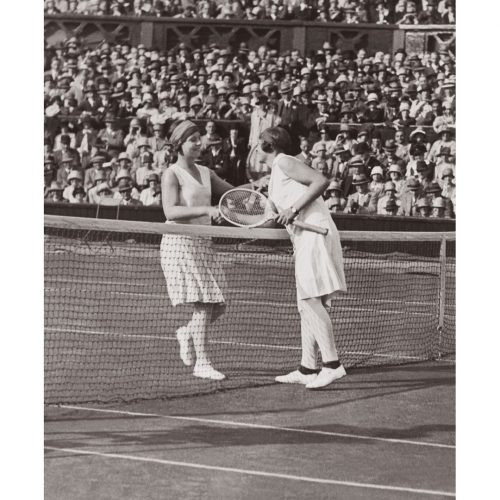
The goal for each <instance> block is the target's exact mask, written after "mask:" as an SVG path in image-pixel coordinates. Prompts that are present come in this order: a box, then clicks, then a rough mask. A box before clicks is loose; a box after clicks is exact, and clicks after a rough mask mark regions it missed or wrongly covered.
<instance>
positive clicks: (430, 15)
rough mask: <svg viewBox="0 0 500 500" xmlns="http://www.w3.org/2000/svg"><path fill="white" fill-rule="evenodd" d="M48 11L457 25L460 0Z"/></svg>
mask: <svg viewBox="0 0 500 500" xmlns="http://www.w3.org/2000/svg"><path fill="white" fill-rule="evenodd" d="M45 13H46V14H59V13H63V14H65V15H68V14H84V15H85V14H86V15H113V16H155V17H174V18H197V19H249V20H253V19H258V20H266V19H267V20H274V21H276V20H288V21H290V20H301V21H321V22H335V23H345V24H355V23H374V24H455V0H218V1H216V0H201V1H198V2H194V1H183V0H45Z"/></svg>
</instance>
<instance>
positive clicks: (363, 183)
mask: <svg viewBox="0 0 500 500" xmlns="http://www.w3.org/2000/svg"><path fill="white" fill-rule="evenodd" d="M369 182H370V181H369V180H368V178H367V177H366V175H365V174H358V175H354V177H353V180H352V185H353V186H354V187H355V189H356V192H355V193H353V194H351V195H349V197H348V198H347V203H346V206H345V208H344V213H346V214H366V213H374V212H375V211H376V205H374V199H375V197H374V195H373V193H371V192H370V191H369V189H368V184H369ZM372 198H373V199H372Z"/></svg>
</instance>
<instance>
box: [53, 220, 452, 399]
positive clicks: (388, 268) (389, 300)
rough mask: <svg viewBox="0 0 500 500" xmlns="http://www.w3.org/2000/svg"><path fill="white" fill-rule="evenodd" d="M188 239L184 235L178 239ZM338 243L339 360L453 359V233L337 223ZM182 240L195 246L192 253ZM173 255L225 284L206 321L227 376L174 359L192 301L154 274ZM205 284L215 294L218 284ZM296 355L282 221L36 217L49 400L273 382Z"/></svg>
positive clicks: (215, 361)
mask: <svg viewBox="0 0 500 500" xmlns="http://www.w3.org/2000/svg"><path fill="white" fill-rule="evenodd" d="M165 231H168V232H169V233H171V234H169V235H168V236H167V237H166V238H169V245H168V248H169V250H168V251H169V252H173V253H174V254H176V257H179V256H182V258H173V259H171V257H172V255H170V256H168V255H167V256H165V251H163V253H161V252H160V248H161V245H162V232H165ZM176 231H178V232H181V233H182V234H174V233H173V232H176ZM186 240H190V241H191V242H192V241H195V246H194V247H193V246H191V247H189V248H187V249H186ZM341 240H342V244H343V252H344V266H345V273H346V280H347V286H348V293H347V294H342V295H338V296H337V297H336V298H335V299H334V301H333V305H332V307H331V308H330V309H329V314H330V316H331V319H332V322H333V325H334V331H335V335H336V341H337V346H338V349H339V353H340V359H341V361H342V362H343V364H344V365H345V366H346V367H361V366H373V365H380V364H397V363H408V362H414V361H419V360H427V359H435V358H438V357H447V358H452V357H453V355H454V350H455V311H454V307H455V298H454V291H455V256H454V234H450V233H418V234H413V233H406V234H401V233H397V234H391V233H360V232H343V233H341ZM190 244H191V243H188V245H190ZM193 249H194V250H195V251H197V252H199V253H203V252H204V253H205V254H206V255H205V257H202V258H199V259H197V260H196V262H194V263H193V262H190V260H189V259H190V257H189V258H187V257H186V255H188V256H189V255H190V252H192V251H193ZM443 250H444V251H443ZM167 253H168V252H167ZM176 261H177V264H175V262H176ZM172 265H183V266H190V265H196V266H198V269H203V266H206V269H205V271H206V272H207V273H209V274H211V276H212V277H214V278H215V282H216V283H217V284H218V285H220V286H221V287H222V288H223V289H224V290H223V293H224V298H225V300H226V310H225V313H224V314H223V315H221V316H220V317H218V318H217V319H216V320H215V321H214V322H213V323H211V324H209V325H208V327H207V328H208V329H207V340H206V351H207V355H208V356H209V358H210V360H211V362H212V365H213V367H214V368H216V369H217V370H219V371H221V372H223V373H224V374H225V375H226V376H227V378H226V379H225V380H222V381H215V380H207V379H203V378H198V377H195V376H193V367H192V366H190V367H188V366H185V365H184V364H183V362H182V361H181V359H180V355H179V343H178V340H177V337H176V331H177V329H178V328H179V327H180V326H182V325H186V324H187V323H188V321H190V319H191V318H192V313H193V308H192V306H189V305H182V304H181V305H177V306H175V307H174V306H173V305H172V302H173V301H175V300H176V299H175V290H174V289H172V287H173V286H174V287H175V286H177V285H176V284H175V283H176V282H175V280H174V281H172V280H171V279H166V277H165V274H168V273H169V272H170V271H169V270H170V266H172ZM200 266H201V267H200ZM164 273H165V274H164ZM443 273H444V277H445V279H444V280H443V279H442V277H443ZM172 274H176V273H175V272H174V271H172ZM184 292H185V293H187V292H186V291H184ZM184 292H183V293H184ZM205 293H207V294H208V296H210V299H209V300H212V301H214V303H216V302H217V301H218V300H219V297H218V291H217V289H215V288H213V287H212V288H210V289H208V290H206V291H205ZM169 295H170V298H169ZM181 295H182V293H181ZM205 299H207V298H206V297H205ZM300 354H301V348H300V318H299V314H298V311H297V302H296V289H295V278H294V268H293V252H292V247H291V244H290V241H289V239H288V236H287V234H286V232H285V231H283V230H266V229H240V228H222V227H217V228H215V227H206V228H201V229H199V228H193V227H188V226H178V225H175V226H174V225H166V224H155V223H137V222H117V221H105V220H95V219H77V218H69V217H57V216H46V217H45V402H46V403H47V404H54V403H68V402H71V403H75V402H111V401H132V400H137V399H153V398H168V397H174V396H184V395H193V394H203V393H209V392H213V391H216V390H221V389H231V388H238V387H249V386H257V385H265V384H272V383H274V377H275V376H276V375H279V374H283V373H286V372H287V371H290V370H292V369H295V368H296V367H297V366H298V365H299V363H300Z"/></svg>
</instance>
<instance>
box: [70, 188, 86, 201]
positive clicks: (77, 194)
mask: <svg viewBox="0 0 500 500" xmlns="http://www.w3.org/2000/svg"><path fill="white" fill-rule="evenodd" d="M69 202H70V203H87V195H86V193H85V189H83V187H82V186H77V187H76V188H75V189H73V192H72V193H71V198H70V200H69Z"/></svg>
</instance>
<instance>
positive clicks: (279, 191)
mask: <svg viewBox="0 0 500 500" xmlns="http://www.w3.org/2000/svg"><path fill="white" fill-rule="evenodd" d="M285 162H286V163H294V162H298V163H300V164H302V162H301V161H300V160H298V159H297V158H294V157H293V156H289V155H285V154H283V153H280V154H279V155H277V156H276V158H275V159H274V161H273V164H272V171H271V179H270V181H269V188H268V189H269V190H268V192H269V198H270V199H271V200H272V201H273V202H274V204H275V205H276V207H277V208H278V210H280V211H282V210H285V209H287V208H289V207H291V206H293V205H294V203H296V202H297V200H298V199H299V198H300V197H301V196H302V195H303V194H304V193H305V192H306V191H307V189H308V187H307V186H305V185H304V184H301V183H300V182H297V181H296V180H294V179H292V178H290V177H289V176H288V175H287V174H286V173H285V171H284V170H282V169H281V168H280V164H283V163H285ZM298 220H301V221H303V222H307V223H309V224H314V225H316V226H320V227H324V228H327V229H328V233H327V234H326V235H322V234H318V233H313V232H312V231H305V230H302V229H300V228H298V227H296V226H293V225H289V226H287V228H286V229H287V231H288V232H289V234H290V236H291V240H292V243H293V246H294V254H295V278H296V281H297V297H298V299H307V298H312V297H323V298H324V299H325V302H327V303H329V302H330V301H331V299H332V298H333V295H334V294H335V293H336V292H345V291H346V290H347V286H346V282H345V276H344V264H343V258H342V246H341V244H340V237H339V233H338V231H337V227H336V226H335V223H334V222H333V220H332V217H331V215H330V212H329V211H328V208H327V206H326V203H325V201H324V200H323V199H322V198H321V197H319V198H316V199H315V200H314V201H312V202H311V203H310V204H309V205H308V206H307V207H305V208H304V209H303V210H301V211H300V214H299V216H298Z"/></svg>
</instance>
